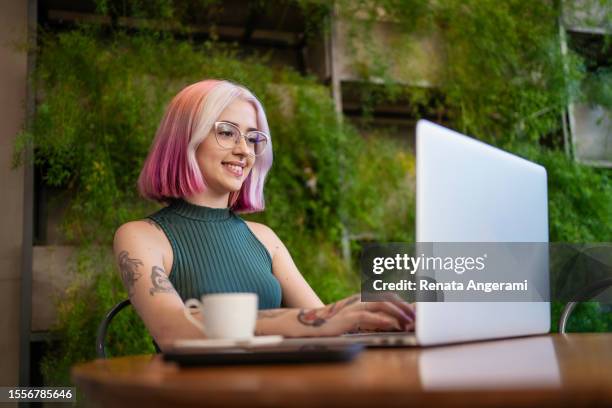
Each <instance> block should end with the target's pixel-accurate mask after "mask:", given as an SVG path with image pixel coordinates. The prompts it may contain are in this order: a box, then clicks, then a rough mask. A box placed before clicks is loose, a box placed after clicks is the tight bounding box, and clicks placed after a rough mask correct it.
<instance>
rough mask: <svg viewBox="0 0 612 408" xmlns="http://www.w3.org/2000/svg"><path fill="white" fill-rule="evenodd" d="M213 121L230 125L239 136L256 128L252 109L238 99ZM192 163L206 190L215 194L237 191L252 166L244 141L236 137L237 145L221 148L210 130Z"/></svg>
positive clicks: (251, 106)
mask: <svg viewBox="0 0 612 408" xmlns="http://www.w3.org/2000/svg"><path fill="white" fill-rule="evenodd" d="M217 121H220V122H221V121H222V122H230V123H234V124H235V125H237V126H238V128H239V129H240V131H241V132H242V133H243V134H244V133H246V132H248V131H249V130H256V129H257V115H256V112H255V108H254V107H253V105H252V104H251V103H249V102H247V101H244V100H242V99H236V100H235V101H234V102H232V103H231V104H230V105H229V106H228V107H227V108H226V109H225V110H224V111H223V112H221V115H220V116H219V118H218V119H217ZM196 160H197V162H198V165H199V167H200V171H201V172H202V177H203V178H204V180H205V182H206V184H207V186H208V188H209V190H210V191H211V192H213V193H216V194H229V193H230V192H233V191H238V190H240V187H242V183H243V182H244V180H245V179H246V178H247V177H248V175H249V173H250V171H251V169H252V168H253V164H254V163H255V157H254V156H252V155H250V154H249V149H248V147H247V145H246V141H245V140H244V138H240V143H238V144H235V145H234V147H233V148H230V149H227V148H223V147H221V146H220V145H219V143H218V142H217V139H216V138H215V134H214V127H213V129H211V131H210V134H209V135H208V136H207V137H206V139H204V141H203V142H202V143H200V146H198V149H197V150H196Z"/></svg>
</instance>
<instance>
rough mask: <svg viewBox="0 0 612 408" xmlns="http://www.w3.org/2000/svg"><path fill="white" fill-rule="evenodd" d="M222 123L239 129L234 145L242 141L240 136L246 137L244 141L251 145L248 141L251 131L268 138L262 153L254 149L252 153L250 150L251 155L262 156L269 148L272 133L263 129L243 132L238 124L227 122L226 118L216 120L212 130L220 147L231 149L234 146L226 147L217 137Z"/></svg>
mask: <svg viewBox="0 0 612 408" xmlns="http://www.w3.org/2000/svg"><path fill="white" fill-rule="evenodd" d="M220 124H224V125H230V126H232V127H234V128H235V129H236V130H237V131H238V137H235V138H234V145H237V144H239V143H240V138H243V139H244V141H245V143H246V144H247V146H248V145H249V143H248V141H247V136H248V135H249V134H250V133H258V134H260V135H263V136H264V137H265V138H266V145H265V146H264V149H263V150H262V151H261V153H259V154H255V152H254V151H253V152H252V153H251V152H250V151H249V155H250V156H255V157H258V156H261V155H262V154H264V152H265V151H266V149H267V148H268V141H269V140H270V135H269V134H267V133H266V132H263V131H261V130H249V131H247V132H246V133H242V132H241V131H240V128H239V127H238V126H236V125H235V124H233V123H232V122H226V121H224V120H218V121H216V122H215V123H214V124H213V128H212V131H213V134H214V135H215V140H216V141H217V144H218V145H219V147H221V148H222V149H226V150H229V149H233V147H225V146H223V145H222V144H221V142H220V141H219V138H218V137H217V126H219V125H220Z"/></svg>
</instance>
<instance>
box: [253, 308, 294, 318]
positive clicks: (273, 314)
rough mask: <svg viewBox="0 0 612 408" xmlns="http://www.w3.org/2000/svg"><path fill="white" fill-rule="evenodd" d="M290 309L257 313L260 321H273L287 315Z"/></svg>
mask: <svg viewBox="0 0 612 408" xmlns="http://www.w3.org/2000/svg"><path fill="white" fill-rule="evenodd" d="M288 311H289V309H272V310H260V311H259V312H257V318H258V319H272V318H275V317H278V316H282V315H284V314H285V313H287V312H288Z"/></svg>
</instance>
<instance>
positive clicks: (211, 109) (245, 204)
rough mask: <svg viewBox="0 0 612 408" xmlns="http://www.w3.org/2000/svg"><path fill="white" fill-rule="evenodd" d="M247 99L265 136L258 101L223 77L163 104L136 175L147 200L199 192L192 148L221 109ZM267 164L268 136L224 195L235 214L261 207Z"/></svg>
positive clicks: (202, 184) (269, 153) (265, 125)
mask: <svg viewBox="0 0 612 408" xmlns="http://www.w3.org/2000/svg"><path fill="white" fill-rule="evenodd" d="M237 98H240V99H242V100H245V101H247V102H250V103H251V104H252V105H253V107H254V108H255V112H256V114H257V127H258V129H259V130H261V131H263V132H266V133H267V134H270V130H269V128H268V120H267V119H266V114H265V112H264V110H263V107H262V106H261V103H260V102H259V100H258V99H257V98H256V97H255V95H253V94H252V93H251V92H250V91H249V90H248V89H246V88H245V87H243V86H240V85H236V84H234V83H232V82H229V81H223V80H205V81H200V82H196V83H195V84H192V85H189V86H187V87H186V88H184V89H183V90H182V91H180V92H179V93H178V94H177V95H176V96H175V97H174V98H173V99H172V101H171V102H170V104H169V105H168V107H167V108H166V113H165V114H164V117H163V118H162V120H161V123H160V124H159V127H158V129H157V133H156V134H155V139H154V140H153V144H152V145H151V149H150V151H149V155H148V156H147V158H146V160H145V162H144V165H143V167H142V170H141V172H140V176H139V177H138V190H139V191H140V194H141V195H142V196H143V197H145V198H147V199H150V200H155V201H159V202H162V203H169V202H170V201H171V200H172V199H174V198H184V197H188V196H191V195H194V194H197V193H201V192H202V191H205V189H206V188H207V187H206V183H205V181H204V179H203V177H202V173H201V171H200V168H199V166H198V163H197V161H196V155H195V152H196V150H197V148H198V146H199V145H200V143H202V141H203V140H204V139H206V137H208V136H209V135H210V131H211V129H212V127H213V125H214V123H215V121H216V120H217V119H218V118H219V116H220V115H221V112H223V110H225V108H226V107H227V106H228V105H229V104H231V103H232V102H233V101H234V100H236V99H237ZM271 166H272V140H268V146H267V148H266V150H265V152H264V153H263V154H262V155H261V156H257V159H256V160H255V164H254V165H253V167H252V168H251V172H250V173H249V175H248V177H247V178H246V179H245V180H244V182H243V183H242V187H241V188H240V190H239V191H236V192H232V193H230V197H229V203H228V206H229V207H231V208H232V210H234V211H236V212H242V213H248V212H257V211H263V209H264V208H265V203H264V194H263V187H264V181H265V178H266V175H267V174H268V171H269V170H270V167H271Z"/></svg>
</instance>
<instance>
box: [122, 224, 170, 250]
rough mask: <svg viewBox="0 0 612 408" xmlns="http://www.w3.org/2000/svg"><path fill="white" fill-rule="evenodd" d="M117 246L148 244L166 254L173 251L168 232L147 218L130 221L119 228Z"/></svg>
mask: <svg viewBox="0 0 612 408" xmlns="http://www.w3.org/2000/svg"><path fill="white" fill-rule="evenodd" d="M114 244H115V247H117V246H124V245H129V246H133V245H138V246H146V247H147V248H149V249H153V250H158V251H160V252H162V254H164V255H168V252H170V254H171V253H172V248H171V246H170V243H169V242H168V238H167V237H166V234H165V233H164V231H163V230H162V228H161V227H160V226H159V225H158V224H157V223H156V222H155V221H153V220H151V219H149V218H145V219H142V220H136V221H130V222H126V223H125V224H123V225H121V226H120V227H119V228H117V231H116V232H115V237H114Z"/></svg>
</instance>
